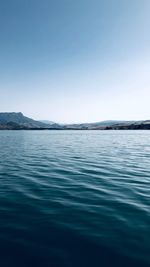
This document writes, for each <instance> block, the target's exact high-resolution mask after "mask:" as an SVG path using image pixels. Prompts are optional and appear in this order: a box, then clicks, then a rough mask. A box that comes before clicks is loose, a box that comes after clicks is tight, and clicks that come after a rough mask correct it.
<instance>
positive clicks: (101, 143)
mask: <svg viewBox="0 0 150 267" xmlns="http://www.w3.org/2000/svg"><path fill="white" fill-rule="evenodd" d="M149 157H150V133H149V132H148V131H133V132H132V131H123V132H120V131H115V132H114V131H109V132H104V131H102V132H101V131H77V132H76V131H68V132H67V131H62V132H60V131H44V132H40V131H34V132H32V131H28V132H26V131H21V132H18V131H16V132H15V131H4V132H0V266H2V267H3V266H8V267H9V266H15V267H18V266H19V267H20V266H23V267H24V266H29V267H30V266H39V267H40V266H42V267H43V266H54V267H55V266H56V267H60V266H62V267H63V266H64V267H65V266H69V267H70V266H73V267H74V266H83V267H84V266H106V267H107V266H117V267H120V266H127V267H128V266H129V267H130V266H137V267H139V266H145V267H148V266H150V256H149V251H150V240H149V236H150V227H149V225H150V212H149V210H150V209H149V208H150V197H149V196H150V164H149V163H150V162H149Z"/></svg>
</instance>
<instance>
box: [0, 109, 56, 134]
mask: <svg viewBox="0 0 150 267" xmlns="http://www.w3.org/2000/svg"><path fill="white" fill-rule="evenodd" d="M49 128H59V125H57V124H55V123H54V124H51V125H50V124H46V123H43V122H40V121H36V120H33V119H31V118H28V117H26V116H24V115H23V114H22V113H21V112H1V113H0V129H16V130H18V129H49Z"/></svg>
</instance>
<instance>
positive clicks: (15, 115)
mask: <svg viewBox="0 0 150 267" xmlns="http://www.w3.org/2000/svg"><path fill="white" fill-rule="evenodd" d="M0 130H150V120H143V121H117V120H108V121H100V122H95V123H80V124H63V125H62V124H59V123H55V122H53V121H48V120H42V121H37V120H34V119H31V118H28V117H26V116H24V115H23V114H22V113H21V112H0Z"/></svg>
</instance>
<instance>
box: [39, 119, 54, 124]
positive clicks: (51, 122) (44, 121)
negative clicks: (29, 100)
mask: <svg viewBox="0 0 150 267" xmlns="http://www.w3.org/2000/svg"><path fill="white" fill-rule="evenodd" d="M40 122H42V123H46V124H49V125H52V124H56V123H55V122H53V121H48V120H40Z"/></svg>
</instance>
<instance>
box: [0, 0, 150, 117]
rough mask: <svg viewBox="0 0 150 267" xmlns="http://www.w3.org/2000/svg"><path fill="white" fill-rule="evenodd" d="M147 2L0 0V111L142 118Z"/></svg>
mask: <svg viewBox="0 0 150 267" xmlns="http://www.w3.org/2000/svg"><path fill="white" fill-rule="evenodd" d="M149 14H150V1H149V0H103V1H102V0H42V1H41V0H0V111H22V112H23V113H24V114H25V115H27V116H30V117H33V118H35V119H49V120H53V121H56V122H92V121H100V120H106V119H126V120H129V119H131V120H132V119H150V104H149V101H150V15H149Z"/></svg>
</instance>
